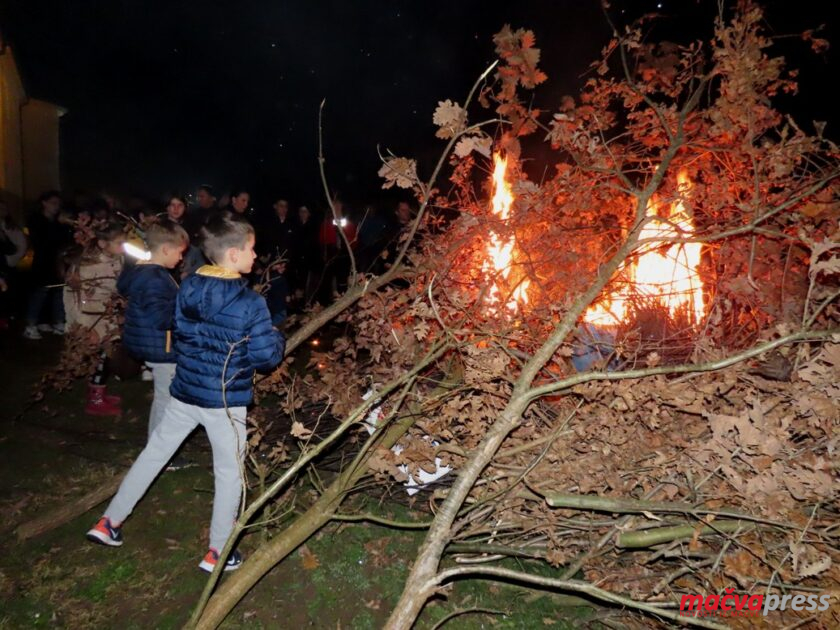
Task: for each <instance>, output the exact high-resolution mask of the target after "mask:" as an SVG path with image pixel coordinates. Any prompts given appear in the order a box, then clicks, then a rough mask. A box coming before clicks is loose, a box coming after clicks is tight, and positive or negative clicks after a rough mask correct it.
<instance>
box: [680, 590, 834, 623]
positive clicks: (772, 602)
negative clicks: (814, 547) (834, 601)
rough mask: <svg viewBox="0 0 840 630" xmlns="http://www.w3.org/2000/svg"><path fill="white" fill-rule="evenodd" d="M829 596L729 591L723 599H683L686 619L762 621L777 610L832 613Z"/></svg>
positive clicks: (694, 596)
mask: <svg viewBox="0 0 840 630" xmlns="http://www.w3.org/2000/svg"><path fill="white" fill-rule="evenodd" d="M830 599H831V597H830V596H829V595H767V596H766V597H765V596H764V595H738V594H737V593H735V590H734V589H731V588H728V589H726V590H725V591H724V594H723V595H683V596H682V599H681V600H680V616H682V617H758V616H759V615H767V613H769V612H772V611H774V610H796V611H800V610H805V611H809V612H813V611H822V610H827V609H828V603H829V600H830Z"/></svg>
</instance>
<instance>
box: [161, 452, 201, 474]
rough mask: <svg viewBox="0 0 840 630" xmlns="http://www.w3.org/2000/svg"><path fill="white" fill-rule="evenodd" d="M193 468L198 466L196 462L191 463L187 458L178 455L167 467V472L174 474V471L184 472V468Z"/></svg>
mask: <svg viewBox="0 0 840 630" xmlns="http://www.w3.org/2000/svg"><path fill="white" fill-rule="evenodd" d="M193 466H198V464H196V463H195V462H191V461H190V460H188V459H187V458H186V457H183V456H181V455H176V456H175V457H173V458H172V459H171V460H169V463H168V464H167V465H166V472H172V471H173V470H182V469H183V468H192V467H193Z"/></svg>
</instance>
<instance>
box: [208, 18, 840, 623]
mask: <svg viewBox="0 0 840 630" xmlns="http://www.w3.org/2000/svg"><path fill="white" fill-rule="evenodd" d="M761 19H762V18H761V12H760V10H759V9H758V8H756V7H755V6H753V5H752V4H749V3H742V4H741V5H740V9H739V11H737V12H736V13H735V14H734V15H733V16H732V18H731V19H730V20H729V21H725V20H724V19H723V17H722V16H721V18H720V19H719V20H718V21H717V24H716V28H715V32H714V36H713V37H712V39H711V40H710V41H709V42H694V43H691V44H688V45H685V46H684V47H681V48H679V49H678V54H673V50H672V49H670V48H669V52H668V54H667V55H664V56H663V55H660V54H659V53H660V52H661V51H660V50H659V49H657V48H656V47H655V46H653V45H649V44H646V43H644V40H643V37H642V31H641V30H640V29H628V30H627V31H626V32H624V33H616V37H615V40H614V41H612V42H611V43H610V44H609V45H608V46H607V47H606V48H605V50H604V57H603V59H602V60H599V61H598V62H597V63H595V64H593V67H592V70H593V73H592V77H591V78H590V79H589V80H588V82H587V84H586V87H585V88H584V90H583V92H582V94H581V95H580V97H579V99H577V100H575V99H572V98H564V99H563V101H562V104H561V107H560V108H559V111H557V112H556V113H554V114H553V116H552V118H551V119H550V120H549V122H548V123H547V124H545V123H543V122H542V121H541V120H540V115H541V112H539V111H538V110H535V109H533V108H527V107H525V105H524V104H523V102H522V100H521V98H520V96H519V95H518V92H519V90H522V89H532V88H534V87H535V86H536V85H537V84H539V83H541V82H542V81H544V80H545V78H546V77H545V75H544V74H542V73H541V72H540V71H539V69H538V67H537V65H538V64H537V62H538V59H539V51H538V49H536V48H534V44H535V41H534V37H533V34H532V33H530V32H529V31H524V30H518V31H513V30H511V29H510V28H507V27H506V28H505V29H504V30H502V31H501V32H500V33H499V34H498V35H497V36H496V38H495V43H496V45H497V52H498V53H499V55H500V57H501V59H502V65H501V66H499V67H498V69H497V70H496V73H495V81H488V82H486V83H485V82H484V81H483V79H484V78H486V76H487V73H485V76H484V77H482V80H481V81H479V83H478V84H477V85H476V87H475V88H474V90H473V92H471V93H470V96H469V97H468V99H467V102H466V103H465V104H464V106H463V107H462V106H460V105H459V104H458V103H453V102H451V101H445V102H442V103H440V106H439V107H438V110H437V111H436V112H435V116H434V121H435V123H436V124H437V125H438V128H439V129H438V133H437V135H438V136H439V137H441V138H443V139H445V140H448V145H447V149H446V151H445V152H444V156H445V157H446V156H448V155H449V151H450V150H451V152H452V153H451V158H450V164H451V166H452V167H453V171H452V175H451V178H450V182H451V188H450V190H449V191H447V192H446V194H444V193H442V192H440V190H439V189H438V188H436V187H435V183H434V179H435V177H436V175H437V173H438V171H439V169H440V166H441V165H440V164H439V165H438V168H436V169H435V172H434V174H433V175H432V179H431V180H430V181H429V182H426V183H424V182H421V181H420V180H419V177H418V170H419V169H418V166H417V164H416V163H415V162H414V161H413V160H410V159H407V158H390V159H388V160H386V163H385V165H384V166H383V169H382V171H381V174H382V175H383V176H384V177H385V178H386V186H391V185H397V186H402V187H405V188H411V189H412V190H413V191H414V193H415V194H416V195H417V197H418V199H419V201H420V203H421V212H420V214H419V215H418V217H417V219H416V221H415V223H414V225H413V226H412V229H411V230H410V231H408V232H407V233H406V240H405V242H404V243H403V249H402V252H401V254H400V256H399V257H398V259H397V261H395V264H394V266H393V267H392V268H391V271H389V273H388V274H386V276H384V277H378V278H366V277H364V276H363V275H361V274H360V275H359V276H357V278H356V283H355V284H354V285H353V286H352V287H351V289H350V290H349V291H348V294H347V295H346V296H345V297H344V298H342V299H343V300H344V301H343V302H342V301H341V300H340V301H339V303H338V304H337V305H336V306H334V307H331V308H333V310H332V311H329V310H328V311H327V312H325V313H319V314H315V315H313V317H312V319H311V320H310V321H309V322H308V323H306V324H304V326H303V328H302V329H301V331H300V332H299V333H298V334H296V335H295V336H293V337H292V339H291V340H290V347H291V348H294V347H295V346H296V345H299V344H300V343H301V342H302V340H304V339H306V337H307V335H309V334H311V333H312V331H313V330H315V329H316V328H317V325H318V324H317V322H319V321H320V322H324V321H327V320H328V319H329V318H332V317H333V316H337V317H338V320H339V321H341V322H343V323H344V324H345V325H346V330H347V331H348V334H347V335H345V336H342V337H339V338H338V339H336V340H335V341H334V343H333V344H332V347H330V348H328V349H326V350H325V351H323V352H320V353H315V354H313V358H312V362H311V366H312V367H316V368H317V369H316V370H315V371H314V373H309V374H307V375H305V376H303V377H302V378H297V377H296V378H291V377H290V376H289V371H288V366H287V368H286V371H285V372H281V373H278V374H276V375H274V377H273V378H271V379H268V380H267V381H265V382H264V384H263V388H264V389H266V390H268V391H275V392H276V391H280V392H282V393H283V396H284V400H285V401H286V404H285V409H286V411H287V412H288V413H290V414H292V415H293V414H294V413H295V411H296V409H300V408H301V407H302V406H303V405H306V404H311V403H313V402H320V403H327V404H328V405H329V409H330V413H332V414H333V415H335V416H336V417H337V418H340V419H341V421H340V424H339V426H338V428H337V429H336V431H334V432H333V433H332V434H331V435H330V436H329V437H328V438H325V439H324V440H323V441H321V442H319V443H318V444H317V445H313V444H312V443H311V441H310V439H311V435H312V433H311V432H312V431H314V430H315V427H306V426H303V425H301V426H299V427H297V429H296V430H297V432H298V437H300V438H301V443H302V455H301V457H300V458H299V459H298V460H297V462H296V463H295V464H294V465H293V466H292V467H291V468H290V469H289V470H288V471H287V472H286V473H284V474H283V476H282V477H281V479H280V480H278V481H277V482H275V483H274V484H273V485H272V487H271V488H269V489H268V490H267V492H266V494H264V495H263V496H262V497H260V498H258V499H257V500H256V501H255V502H254V503H252V505H251V507H249V510H248V511H246V514H245V516H244V520H245V521H247V519H248V518H250V517H251V516H252V515H253V514H255V513H256V510H258V509H260V507H261V506H262V505H265V503H266V502H267V501H269V500H270V498H271V497H272V496H273V495H274V493H276V492H278V491H279V490H280V489H281V488H282V487H285V485H286V484H287V483H288V481H289V480H290V479H292V478H293V477H294V475H295V474H297V472H298V471H300V470H302V469H303V467H304V466H306V465H307V464H308V462H311V461H313V460H314V459H315V458H317V456H318V454H319V453H321V452H323V450H324V449H327V448H329V446H330V445H331V444H333V443H335V441H336V440H338V439H341V438H343V437H345V436H346V435H347V434H348V433H350V434H351V435H353V437H354V439H357V440H358V442H359V444H360V445H361V448H360V451H359V453H358V455H357V456H356V457H355V458H354V459H353V461H352V462H351V463H349V464H348V465H347V467H346V468H345V469H344V471H343V472H342V473H341V474H340V475H339V477H338V479H337V480H336V482H335V483H334V484H333V485H331V486H329V487H328V488H325V489H324V490H323V493H322V497H321V499H320V500H319V501H318V502H316V504H315V505H313V507H312V508H311V509H310V510H308V511H307V512H306V513H305V514H304V515H303V516H301V517H300V519H299V520H298V521H297V522H296V523H295V524H294V525H292V526H291V527H290V528H289V529H288V530H287V533H284V534H281V535H280V536H278V537H277V538H276V539H274V540H273V541H272V543H271V544H270V545H267V546H266V547H265V548H263V549H261V551H260V553H259V554H258V556H257V559H256V560H254V561H253V562H254V563H255V564H253V565H251V566H252V567H253V568H252V569H251V570H250V571H247V570H246V571H245V572H244V573H242V576H239V575H238V576H234V577H233V578H231V580H229V581H226V583H225V584H224V586H223V587H222V588H221V589H220V591H219V593H218V594H217V595H216V596H215V597H214V598H213V599H212V600H211V601H210V606H209V607H208V609H207V611H206V612H205V613H204V616H202V611H203V609H204V607H203V604H204V603H205V601H206V600H205V601H203V602H202V603H201V604H200V605H199V607H198V609H197V611H196V616H195V617H194V620H196V621H197V620H199V619H201V624H199V625H200V626H202V624H203V626H202V627H212V626H213V625H214V624H216V623H218V622H219V621H220V620H221V619H222V618H223V617H224V615H225V614H226V612H227V611H229V610H230V608H231V607H232V606H233V605H234V604H235V603H236V601H238V598H240V597H241V596H242V594H244V593H245V592H247V590H248V588H250V586H251V585H253V583H254V581H255V580H256V579H259V575H262V573H260V572H263V573H264V572H265V571H267V570H269V569H270V568H271V566H273V564H274V563H276V562H278V561H279V560H281V559H282V558H283V557H284V556H285V555H286V554H288V553H289V551H290V550H291V549H294V547H295V546H296V545H297V544H299V543H300V542H301V541H302V540H305V538H306V535H307V534H306V532H309V533H310V534H311V533H312V532H314V531H317V528H318V527H320V526H321V525H323V524H324V523H325V522H328V521H329V519H330V517H331V515H332V514H334V513H335V510H336V509H337V507H336V506H337V505H339V504H340V502H341V498H342V497H343V496H346V494H347V492H349V490H350V489H352V487H353V486H354V485H355V484H357V483H358V482H359V481H360V480H361V479H363V478H369V477H371V476H372V477H374V478H375V479H378V480H379V481H381V482H383V483H395V482H396V483H400V484H402V483H405V482H406V481H407V480H408V479H409V478H410V479H412V480H414V481H415V482H416V480H418V479H422V478H423V475H424V473H425V474H426V475H432V476H435V477H436V473H439V472H440V471H441V470H443V469H451V470H452V472H450V473H449V478H450V480H451V483H449V484H447V485H446V486H443V487H441V486H439V485H432V486H430V488H429V489H428V492H427V493H426V494H420V495H417V496H418V497H420V500H422V501H428V502H429V504H430V505H431V506H432V507H433V508H434V509H433V510H432V511H433V513H434V514H435V517H434V521H433V522H432V524H431V526H430V528H429V533H428V536H427V538H426V542H425V543H424V545H423V546H422V547H421V549H420V551H419V553H418V557H417V559H416V560H415V562H414V565H413V569H412V573H411V575H410V576H409V579H408V582H407V584H406V587H405V591H404V593H403V597H402V599H401V600H400V602H399V604H398V605H397V608H396V609H395V611H394V613H393V615H392V617H391V620H390V622H389V626H388V627H389V628H407V627H410V625H411V624H412V623H413V622H414V620H415V619H416V618H417V616H418V615H419V614H420V611H421V610H422V608H423V605H424V604H425V602H426V600H427V599H428V598H429V597H431V596H433V595H434V594H435V593H438V592H439V591H440V588H441V587H442V586H444V585H445V584H446V583H447V582H449V581H451V580H453V579H459V578H462V577H468V576H484V577H490V578H491V579H508V580H516V581H518V582H520V583H523V582H524V583H529V584H533V585H535V586H541V587H544V588H555V589H560V590H564V591H571V592H574V593H578V594H581V595H582V596H585V597H587V598H589V599H590V601H593V602H596V603H605V604H613V605H615V604H618V605H620V606H621V607H623V609H624V610H625V611H626V612H624V613H622V614H631V613H638V612H643V613H645V614H646V615H648V619H660V620H661V619H670V620H672V621H678V620H680V619H682V620H683V621H686V622H690V623H692V624H694V625H705V626H706V627H720V626H719V625H715V624H716V623H717V622H714V621H711V620H703V619H699V618H697V617H695V616H691V617H684V618H681V617H680V611H679V609H678V606H679V602H680V601H681V598H682V597H684V596H701V597H704V598H705V597H706V596H714V597H715V599H714V602H715V606H716V607H717V606H718V604H719V603H720V601H719V600H720V598H723V597H724V595H727V596H731V597H732V598H733V600H727V601H728V602H729V601H735V600H736V601H737V604H738V606H739V608H738V611H739V612H740V611H741V610H742V609H743V610H745V611H748V612H749V611H750V605H751V604H750V602H752V604H754V603H755V602H756V601H758V600H756V599H755V598H757V597H759V596H761V598H763V599H764V600H765V601H771V597H777V598H778V596H780V595H786V594H791V593H793V594H800V593H805V594H812V593H816V594H820V595H827V596H828V599H829V600H831V601H833V602H835V603H836V592H837V591H836V589H837V583H838V581H840V574H838V569H837V566H838V562H840V551H838V549H840V545H838V535H840V531H838V529H837V526H836V522H837V516H838V514H837V503H836V497H837V491H838V489H840V483H838V477H837V470H836V464H835V463H834V462H836V459H837V455H836V451H837V448H838V444H837V440H838V437H837V436H838V431H837V428H838V422H839V421H840V406H838V400H840V396H838V394H840V390H839V389H838V386H837V384H836V383H837V382H838V376H840V310H838V305H837V298H838V295H840V292H838V289H837V277H838V273H840V266H839V265H838V255H837V252H838V250H840V233H839V232H838V223H837V219H838V216H840V201H839V200H838V197H837V184H838V179H839V178H840V162H838V150H837V147H836V146H835V145H833V144H832V143H830V142H829V141H827V140H825V139H824V138H822V137H821V136H819V135H816V136H815V135H809V134H807V133H806V132H805V131H803V130H802V128H801V127H799V126H797V125H796V124H795V123H794V122H793V121H792V119H790V118H789V117H785V116H783V115H782V114H780V113H779V112H777V111H776V110H775V109H774V108H773V107H772V105H771V103H772V97H773V96H774V95H776V94H778V93H780V92H793V91H795V88H796V86H795V83H794V82H793V75H791V74H787V73H786V71H785V69H784V67H783V63H782V61H781V60H780V59H778V58H773V57H770V56H769V55H768V54H767V51H766V49H767V48H768V46H769V45H770V42H769V40H768V39H767V38H766V37H765V36H764V35H763V34H762V32H761V29H760V24H761ZM611 70H614V71H615V73H611ZM476 94H477V101H478V103H479V104H480V105H481V106H483V107H485V108H493V109H494V110H495V115H497V116H499V117H502V118H504V119H505V120H506V123H505V124H504V125H502V127H501V130H500V131H499V133H498V134H497V135H496V136H495V137H491V136H490V135H488V133H487V131H486V128H487V127H486V125H485V124H483V123H475V124H471V123H470V118H469V115H470V113H471V110H470V107H471V101H472V98H473V96H476ZM541 127H542V129H543V130H545V131H546V133H547V139H548V140H549V141H550V143H551V145H552V146H553V148H554V149H556V150H557V161H556V164H555V165H554V174H553V176H552V177H550V178H547V179H544V180H543V181H541V182H540V183H539V184H538V183H536V182H535V181H534V180H532V179H530V178H529V176H528V173H527V172H525V170H524V169H523V167H522V164H523V163H524V160H522V159H521V158H522V153H523V151H524V149H523V148H522V144H521V141H522V137H523V136H526V135H528V134H530V133H533V132H534V131H536V130H537V129H539V128H541ZM491 153H494V154H495V155H493V157H492V164H491V163H490V160H491ZM491 173H492V175H491ZM442 210H447V211H448V215H449V216H452V214H453V212H454V213H455V214H456V215H457V216H456V218H454V219H451V220H449V221H446V222H444V221H442V220H441V219H440V216H442V215H443V214H444V213H443V212H438V211H442ZM397 280H398V281H397ZM349 306H353V308H348V307H349ZM354 431H356V432H355V433H354ZM455 552H457V554H455ZM453 554H454V557H455V560H456V562H454V563H452V562H450V561H449V559H448V558H449V557H450V556H453ZM444 556H447V559H444ZM506 557H520V558H530V559H533V560H534V561H539V562H544V563H547V564H548V565H550V566H552V567H554V568H555V569H556V577H551V578H548V577H545V575H544V573H541V574H540V575H537V574H529V573H526V572H513V571H510V570H508V569H504V568H501V567H499V566H496V565H495V564H494V562H496V561H497V560H500V559H503V558H506ZM458 561H460V562H458ZM220 564H221V563H220ZM247 566H248V565H247V562H246V569H247ZM255 576H256V577H255ZM213 583H214V582H213V581H211V583H210V586H209V587H208V591H206V595H209V592H210V591H209V589H211V588H212V585H213ZM832 598H833V599H832ZM705 601H706V606H707V611H708V614H718V612H719V609H718V608H715V610H714V611H712V609H710V608H708V605H709V602H710V601H711V600H709V599H706V600H705ZM675 607H677V609H675ZM835 608H836V607H835ZM695 612H696V611H695ZM774 614H778V615H780V616H779V617H776V618H775V619H776V620H777V621H779V620H780V621H779V623H780V624H782V625H784V624H788V623H790V624H795V623H800V622H805V621H806V620H810V619H814V620H817V621H818V623H821V624H823V626H824V627H830V626H833V625H834V626H836V622H837V617H836V614H837V613H836V611H832V610H826V609H821V610H810V611H806V610H805V609H803V608H802V607H799V608H791V607H788V608H785V610H784V612H780V611H778V610H775V612H774ZM727 623H732V624H734V625H738V624H740V623H747V622H744V621H742V620H741V619H740V617H738V616H735V615H732V618H731V619H728V620H727ZM774 623H775V622H774Z"/></svg>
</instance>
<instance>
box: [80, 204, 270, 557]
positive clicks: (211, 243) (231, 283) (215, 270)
mask: <svg viewBox="0 0 840 630" xmlns="http://www.w3.org/2000/svg"><path fill="white" fill-rule="evenodd" d="M200 240H201V249H202V251H203V252H204V255H205V256H207V258H208V259H209V260H211V261H212V262H213V264H211V265H205V266H203V267H201V268H199V269H198V271H196V273H195V274H193V275H191V276H189V277H188V278H187V279H186V280H184V282H183V284H182V285H181V290H180V291H179V292H178V302H177V306H176V311H175V341H176V346H175V347H176V357H177V362H178V367H177V369H176V371H175V379H174V380H173V381H172V387H171V388H170V394H171V396H172V398H171V400H170V401H169V404H168V405H167V407H166V410H165V411H164V414H163V419H162V420H161V422H160V424H159V425H158V427H157V428H156V429H155V431H154V433H152V436H151V437H150V438H149V442H148V444H147V445H146V448H145V449H143V452H142V453H140V456H139V457H138V458H137V461H136V462H134V465H133V466H132V467H131V470H129V471H128V474H127V475H126V477H125V479H124V480H123V482H122V485H120V489H119V491H117V494H116V496H115V497H114V498H113V499H112V500H111V503H110V505H109V506H108V508H107V509H106V510H105V514H104V515H103V516H102V518H101V519H100V520H99V522H98V523H97V524H96V525H95V526H94V527H93V529H91V530H90V531H88V533H87V537H88V539H89V540H91V541H93V542H97V543H102V544H105V545H110V546H119V545H122V542H123V541H122V532H121V525H122V522H123V521H124V520H125V519H126V518H127V517H128V515H129V514H130V513H131V511H132V510H133V509H134V506H135V505H136V504H137V502H138V501H139V500H140V499H141V497H142V496H143V495H144V494H145V493H146V490H147V489H148V488H149V486H150V485H151V484H152V482H153V481H154V479H155V477H157V475H158V474H159V473H160V471H161V469H162V468H163V466H164V465H165V464H166V462H167V461H169V458H170V457H172V455H173V453H174V452H175V451H176V450H177V449H178V447H179V446H180V445H181V443H182V442H183V441H184V439H186V437H187V436H188V435H189V434H190V432H192V430H193V429H195V428H196V426H198V425H199V424H201V425H203V426H204V428H205V430H206V431H207V437H208V438H209V439H210V444H211V446H212V447H213V474H214V476H215V485H216V491H215V495H214V497H213V516H212V520H211V522H210V549H209V551H208V552H207V554H206V555H205V556H204V559H203V560H202V561H201V563H200V564H199V568H200V569H202V570H204V571H207V572H210V571H212V570H213V567H215V565H216V562H217V561H218V558H219V554H218V550H219V549H221V548H222V547H223V546H224V545H225V542H226V541H227V539H228V537H229V536H230V534H231V532H232V531H233V525H234V521H235V519H236V513H237V508H238V507H239V500H240V497H241V492H242V485H243V483H244V480H243V479H242V464H243V461H244V456H245V446H246V443H247V436H246V431H245V415H246V407H247V405H249V404H250V403H251V402H252V400H253V385H252V379H253V376H254V371H255V370H264V369H270V368H273V367H274V366H276V365H277V364H278V363H279V362H280V360H281V359H282V357H283V351H284V348H285V340H284V338H283V336H282V334H280V332H279V331H278V330H276V329H275V328H273V327H272V325H271V315H270V314H269V312H268V308H267V307H266V304H265V300H264V299H263V298H262V296H260V295H258V294H257V293H255V292H254V291H252V290H250V289H248V288H247V286H245V279H244V278H243V277H242V275H244V274H248V273H250V271H251V267H252V265H253V263H254V259H255V258H256V255H255V254H254V229H253V228H252V227H251V225H250V224H249V223H248V222H247V221H246V220H244V219H242V218H240V217H237V216H234V215H231V214H230V213H225V214H220V215H217V216H215V217H213V218H212V219H211V220H210V221H209V222H208V223H207V224H206V225H205V226H204V227H203V228H202V229H201V236H200ZM241 563H242V557H241V555H240V554H239V553H238V552H236V551H234V552H233V553H232V554H231V555H230V557H229V558H228V560H227V562H226V564H225V570H226V571H230V570H233V569H238V568H239V566H240V564H241Z"/></svg>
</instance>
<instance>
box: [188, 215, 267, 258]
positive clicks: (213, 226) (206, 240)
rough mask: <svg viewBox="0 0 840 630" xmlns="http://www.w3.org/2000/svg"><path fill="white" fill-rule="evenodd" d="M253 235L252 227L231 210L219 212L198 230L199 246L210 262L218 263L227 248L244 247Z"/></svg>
mask: <svg viewBox="0 0 840 630" xmlns="http://www.w3.org/2000/svg"><path fill="white" fill-rule="evenodd" d="M253 235H254V227H253V226H252V225H251V224H250V223H248V221H247V220H246V219H244V218H242V217H241V216H239V215H237V214H233V213H232V212H220V213H218V214H216V215H214V216H212V217H210V220H209V221H207V223H206V224H204V226H203V227H202V228H201V230H200V231H199V235H198V238H199V246H200V247H201V251H202V253H203V254H204V255H205V256H207V258H208V259H209V260H210V262H213V263H218V262H219V261H221V260H222V258H224V255H225V252H226V251H227V250H228V249H230V248H231V247H235V248H236V249H242V248H244V247H245V244H246V243H247V242H248V237H250V236H253Z"/></svg>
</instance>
